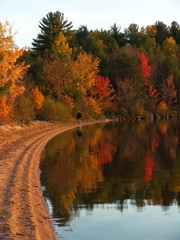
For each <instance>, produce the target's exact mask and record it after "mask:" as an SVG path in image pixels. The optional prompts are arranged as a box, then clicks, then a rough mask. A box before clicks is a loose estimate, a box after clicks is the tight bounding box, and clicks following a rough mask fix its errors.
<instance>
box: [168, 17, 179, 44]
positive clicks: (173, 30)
mask: <svg viewBox="0 0 180 240" xmlns="http://www.w3.org/2000/svg"><path fill="white" fill-rule="evenodd" d="M169 31H170V35H171V37H173V39H174V40H175V41H176V43H177V44H180V26H179V24H178V23H177V22H175V21H173V22H172V23H171V26H170V27H169Z"/></svg>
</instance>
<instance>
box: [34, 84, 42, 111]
mask: <svg viewBox="0 0 180 240" xmlns="http://www.w3.org/2000/svg"><path fill="white" fill-rule="evenodd" d="M31 98H32V101H33V103H34V105H35V108H36V109H40V108H41V107H42V105H43V102H44V96H43V94H42V93H41V91H40V90H39V89H38V87H37V86H36V87H35V89H33V90H32V97H31Z"/></svg>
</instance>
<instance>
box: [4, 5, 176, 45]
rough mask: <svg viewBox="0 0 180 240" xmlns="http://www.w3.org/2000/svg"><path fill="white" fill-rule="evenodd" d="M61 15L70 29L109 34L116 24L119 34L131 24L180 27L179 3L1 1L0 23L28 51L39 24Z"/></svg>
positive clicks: (38, 30)
mask: <svg viewBox="0 0 180 240" xmlns="http://www.w3.org/2000/svg"><path fill="white" fill-rule="evenodd" d="M55 11H60V12H61V13H64V17H65V19H67V20H68V22H70V21H71V22H72V24H73V28H74V29H78V28H79V27H80V26H81V25H85V26H87V28H88V29H89V30H95V29H98V30H101V29H104V30H109V29H110V27H111V26H112V25H113V24H114V23H116V24H117V26H119V27H121V31H124V29H125V28H128V27H129V25H130V24H131V23H136V24H138V25H139V27H142V26H147V25H153V24H154V23H155V22H156V21H162V22H164V23H165V24H166V25H168V26H170V25H171V22H172V21H176V22H178V23H179V24H180V0H90V1H89V0H0V22H1V23H4V22H5V21H8V22H10V23H11V24H12V25H13V31H14V32H15V31H16V32H17V34H16V35H15V38H14V40H15V43H16V44H17V46H18V47H20V48H22V47H25V46H27V47H31V46H32V45H31V43H32V41H33V38H37V35H38V33H39V32H40V28H39V26H38V24H39V22H40V21H41V19H42V18H43V17H45V16H46V14H47V13H49V12H55Z"/></svg>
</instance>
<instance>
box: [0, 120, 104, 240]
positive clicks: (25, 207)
mask: <svg viewBox="0 0 180 240" xmlns="http://www.w3.org/2000/svg"><path fill="white" fill-rule="evenodd" d="M96 122H100V121H94V122H85V123H82V124H81V125H87V124H92V123H96ZM77 126H79V124H77V123H69V124H59V125H58V124H48V123H47V124H41V123H36V124H34V125H31V126H30V127H17V126H13V125H12V126H11V127H9V128H7V127H4V126H0V239H2V240H6V239H8V240H10V239H11V240H12V239H18V240H21V239H23V240H26V239H27V240H48V239H51V240H53V239H56V237H55V232H54V229H53V226H52V222H51V219H50V217H49V212H48V208H47V205H46V203H45V201H44V198H43V196H42V191H41V186H40V172H39V160H40V156H41V152H42V150H43V148H44V147H45V145H46V143H47V142H48V141H49V140H50V139H51V138H52V137H54V136H55V135H57V134H59V133H61V132H63V131H67V130H69V129H72V128H75V127H77ZM11 128H12V129H11ZM7 129H8V130H7Z"/></svg>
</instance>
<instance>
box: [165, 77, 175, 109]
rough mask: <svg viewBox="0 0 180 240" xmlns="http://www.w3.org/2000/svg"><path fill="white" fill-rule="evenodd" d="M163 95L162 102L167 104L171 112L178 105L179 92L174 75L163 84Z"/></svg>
mask: <svg viewBox="0 0 180 240" xmlns="http://www.w3.org/2000/svg"><path fill="white" fill-rule="evenodd" d="M161 93H162V96H161V97H162V100H163V101H164V102H165V103H166V104H167V107H168V109H170V110H171V109H172V108H173V107H174V106H175V105H176V103H177V92H176V89H175V85H174V80H173V76H172V75H171V76H169V77H168V78H167V79H166V81H164V82H163V85H162V89H161Z"/></svg>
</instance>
